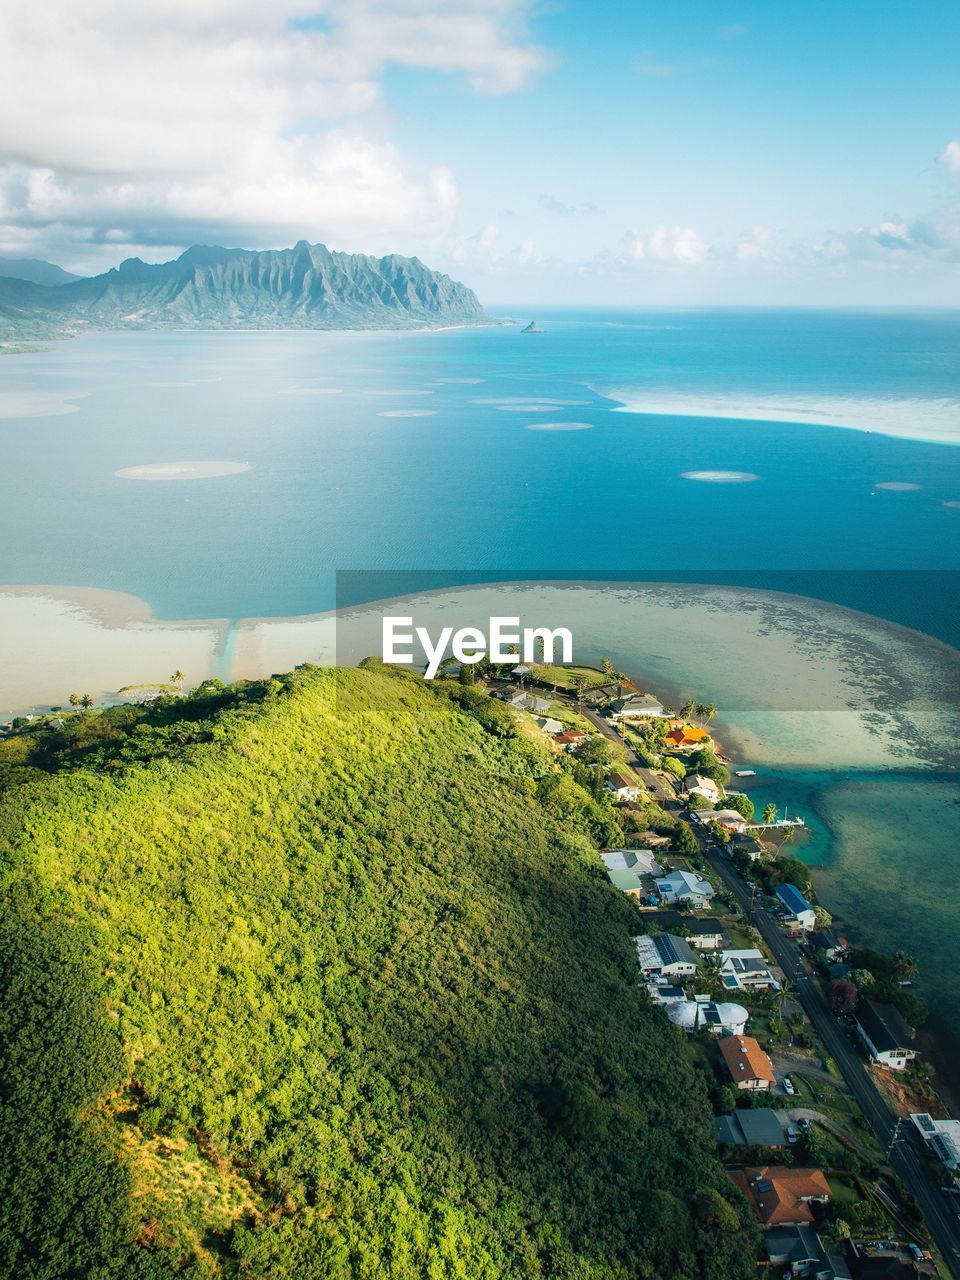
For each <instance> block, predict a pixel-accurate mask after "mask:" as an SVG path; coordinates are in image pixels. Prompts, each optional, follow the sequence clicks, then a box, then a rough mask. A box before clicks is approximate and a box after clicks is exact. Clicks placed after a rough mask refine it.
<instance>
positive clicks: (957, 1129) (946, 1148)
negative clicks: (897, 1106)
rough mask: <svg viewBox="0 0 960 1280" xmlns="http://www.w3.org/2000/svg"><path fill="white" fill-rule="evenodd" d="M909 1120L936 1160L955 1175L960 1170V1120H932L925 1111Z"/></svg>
mask: <svg viewBox="0 0 960 1280" xmlns="http://www.w3.org/2000/svg"><path fill="white" fill-rule="evenodd" d="M910 1119H911V1120H912V1121H913V1123H914V1124H915V1125H916V1126H917V1128H918V1129H919V1130H920V1132H921V1134H922V1135H923V1138H924V1140H925V1141H926V1142H929V1143H930V1146H931V1148H932V1149H933V1150H934V1151H935V1152H936V1155H937V1157H938V1159H940V1160H942V1161H943V1163H944V1164H945V1165H946V1166H947V1168H948V1169H950V1170H951V1171H952V1172H953V1173H956V1172H957V1170H958V1169H960V1120H934V1118H933V1116H931V1115H930V1114H929V1113H928V1112H926V1111H923V1112H918V1113H917V1114H916V1115H911V1117H910Z"/></svg>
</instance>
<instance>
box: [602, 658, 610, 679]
mask: <svg viewBox="0 0 960 1280" xmlns="http://www.w3.org/2000/svg"><path fill="white" fill-rule="evenodd" d="M600 670H601V671H602V672H603V674H604V675H605V676H606V677H607V679H608V680H609V679H610V677H611V676H612V675H613V663H612V662H611V661H610V659H609V658H601V659H600Z"/></svg>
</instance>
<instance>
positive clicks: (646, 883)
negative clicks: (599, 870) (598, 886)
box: [607, 868, 656, 904]
mask: <svg viewBox="0 0 960 1280" xmlns="http://www.w3.org/2000/svg"><path fill="white" fill-rule="evenodd" d="M607 879H608V880H609V881H610V883H611V884H612V885H613V887H614V888H615V889H619V890H620V892H621V893H625V894H626V895H627V897H628V898H635V899H636V900H637V901H638V902H641V901H643V900H647V899H649V901H650V903H651V904H652V902H653V900H654V893H655V891H656V883H655V881H654V878H653V876H647V875H643V874H642V873H641V872H639V871H633V870H631V869H630V868H623V869H620V868H614V870H612V871H608V872H607Z"/></svg>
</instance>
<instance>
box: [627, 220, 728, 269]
mask: <svg viewBox="0 0 960 1280" xmlns="http://www.w3.org/2000/svg"><path fill="white" fill-rule="evenodd" d="M621 248H622V256H623V257H624V258H625V259H626V261H628V262H634V263H636V262H659V263H677V264H680V265H685V266H689V265H693V264H696V263H700V262H703V261H705V259H706V257H707V255H708V253H709V246H708V245H707V244H706V242H705V241H704V240H702V239H701V238H700V236H699V235H698V234H697V232H696V231H695V230H694V229H693V227H667V226H659V227H654V228H653V230H652V231H628V232H627V234H626V235H625V236H624V239H623V243H622V246H621Z"/></svg>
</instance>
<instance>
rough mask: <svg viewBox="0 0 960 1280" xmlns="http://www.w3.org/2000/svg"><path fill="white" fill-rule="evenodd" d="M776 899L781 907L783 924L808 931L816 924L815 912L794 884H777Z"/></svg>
mask: <svg viewBox="0 0 960 1280" xmlns="http://www.w3.org/2000/svg"><path fill="white" fill-rule="evenodd" d="M776 896H777V900H778V901H779V903H780V906H781V907H782V909H783V921H784V924H787V925H790V926H792V927H793V928H795V929H802V930H803V931H804V932H805V933H809V932H810V931H811V930H812V929H815V928H816V925H817V913H816V912H815V911H814V909H813V907H811V905H810V903H809V902H808V901H807V900H806V898H805V897H804V896H803V894H802V893H801V892H800V890H799V889H798V888H797V886H796V885H795V884H781V885H778V886H777V891H776Z"/></svg>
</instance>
